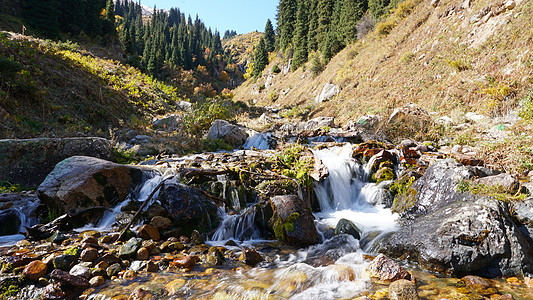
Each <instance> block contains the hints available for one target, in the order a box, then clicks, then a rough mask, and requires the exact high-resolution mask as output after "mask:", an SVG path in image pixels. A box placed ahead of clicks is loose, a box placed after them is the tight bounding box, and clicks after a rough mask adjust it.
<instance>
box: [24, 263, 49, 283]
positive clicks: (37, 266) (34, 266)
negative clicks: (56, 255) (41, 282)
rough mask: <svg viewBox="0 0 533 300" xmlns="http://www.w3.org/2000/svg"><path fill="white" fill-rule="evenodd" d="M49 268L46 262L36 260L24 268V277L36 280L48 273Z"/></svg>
mask: <svg viewBox="0 0 533 300" xmlns="http://www.w3.org/2000/svg"><path fill="white" fill-rule="evenodd" d="M47 269H48V267H47V266H46V264H45V263H43V262H42V261H40V260H34V261H32V262H31V263H29V264H28V265H27V266H26V267H25V268H24V271H23V272H22V275H24V277H26V278H27V279H28V280H32V281H36V280H37V279H39V278H40V277H41V276H43V275H44V274H46V270H47Z"/></svg>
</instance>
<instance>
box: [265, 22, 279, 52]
mask: <svg viewBox="0 0 533 300" xmlns="http://www.w3.org/2000/svg"><path fill="white" fill-rule="evenodd" d="M275 43H276V34H275V33H274V27H272V22H271V21H270V19H268V20H267V22H266V25H265V46H266V50H267V52H272V51H274V50H275V46H276V45H275Z"/></svg>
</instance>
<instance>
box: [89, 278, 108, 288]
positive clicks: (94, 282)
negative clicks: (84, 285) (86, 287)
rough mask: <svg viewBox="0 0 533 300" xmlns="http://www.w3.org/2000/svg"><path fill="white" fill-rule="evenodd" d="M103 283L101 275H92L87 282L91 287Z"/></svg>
mask: <svg viewBox="0 0 533 300" xmlns="http://www.w3.org/2000/svg"><path fill="white" fill-rule="evenodd" d="M104 283H105V278H104V277H103V276H94V277H93V278H91V280H89V284H90V285H91V286H92V287H97V286H101V285H102V284H104Z"/></svg>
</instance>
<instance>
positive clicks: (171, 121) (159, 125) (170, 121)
mask: <svg viewBox="0 0 533 300" xmlns="http://www.w3.org/2000/svg"><path fill="white" fill-rule="evenodd" d="M180 122H181V116H179V115H170V116H166V117H163V118H160V119H157V120H155V121H154V123H153V127H154V129H163V130H173V129H176V127H178V124H179V123H180Z"/></svg>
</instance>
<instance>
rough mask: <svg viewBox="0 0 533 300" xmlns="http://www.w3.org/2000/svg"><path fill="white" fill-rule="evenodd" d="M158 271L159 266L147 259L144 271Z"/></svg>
mask: <svg viewBox="0 0 533 300" xmlns="http://www.w3.org/2000/svg"><path fill="white" fill-rule="evenodd" d="M157 271H159V267H158V266H157V264H156V263H155V262H153V261H149V262H148V264H147V265H146V272H157Z"/></svg>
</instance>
